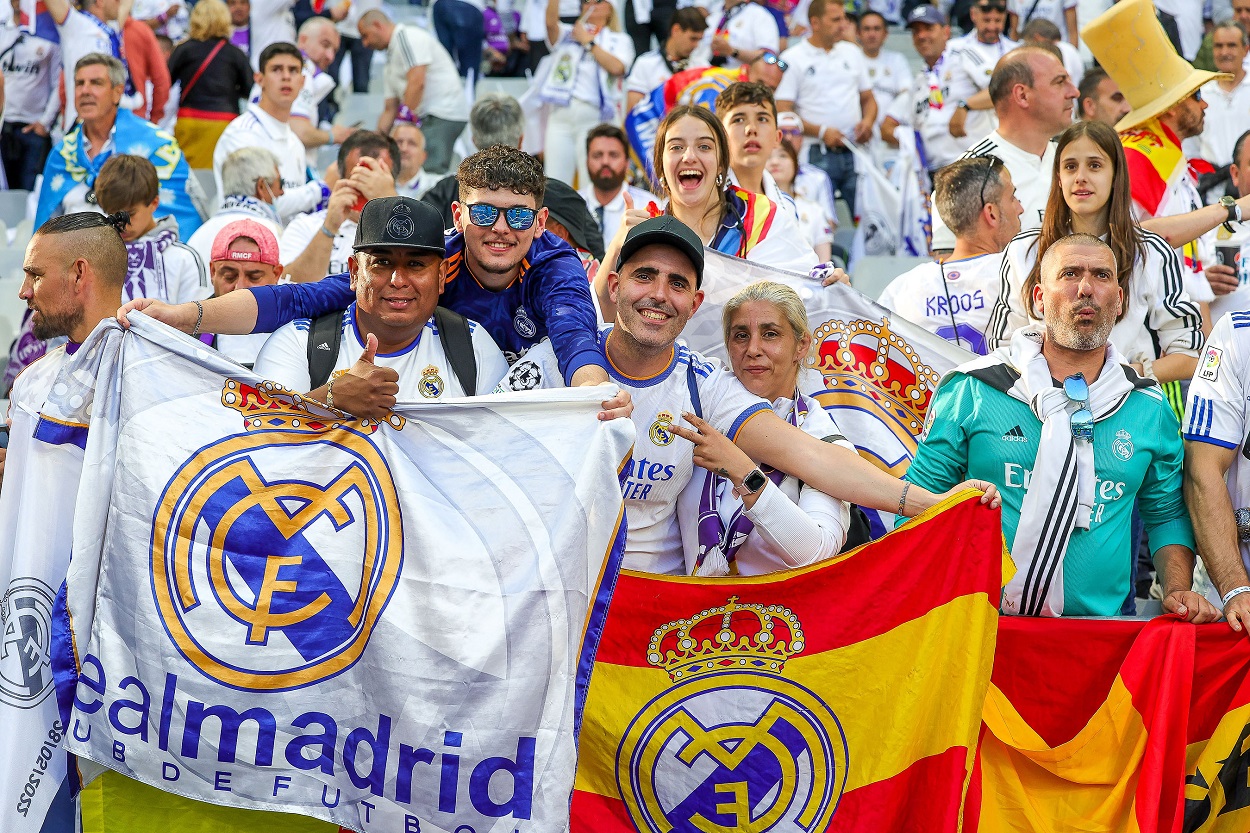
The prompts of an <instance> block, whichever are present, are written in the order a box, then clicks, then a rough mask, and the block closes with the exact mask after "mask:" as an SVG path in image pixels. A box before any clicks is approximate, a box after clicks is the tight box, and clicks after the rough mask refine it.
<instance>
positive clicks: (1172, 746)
mask: <svg viewBox="0 0 1250 833" xmlns="http://www.w3.org/2000/svg"><path fill="white" fill-rule="evenodd" d="M1248 672H1250V642H1248V641H1247V639H1246V637H1244V636H1241V635H1238V634H1235V633H1233V632H1232V631H1231V630H1229V628H1228V626H1227V625H1225V624H1223V623H1219V624H1212V625H1202V626H1194V625H1190V624H1187V623H1185V622H1181V621H1178V620H1177V619H1176V618H1174V617H1170V616H1165V617H1160V618H1157V619H1153V620H1150V621H1142V620H1135V621H1107V620H1101V621H1098V620H1042V619H1024V618H1016V617H1010V618H1004V619H1002V620H1001V622H1000V626H999V639H998V654H997V657H996V659H995V665H994V673H993V683H992V685H991V686H990V689H989V693H988V695H987V696H986V702H985V716H984V720H985V725H984V730H983V732H982V738H981V744H980V754H979V756H978V760H977V771H976V773H975V775H974V778H973V784H972V788H971V789H970V790H969V794H968V812H967V819H968V821H967V822H966V823H965V825H964V829H965V830H966V831H977V833H1006V831H1011V833H1017V832H1018V833H1024V832H1025V831H1028V833H1077V832H1078V831H1079V833H1164V831H1167V833H1246V831H1248V830H1250V782H1248V781H1247V774H1248V773H1250V676H1248Z"/></svg>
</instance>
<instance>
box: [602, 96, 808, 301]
mask: <svg viewBox="0 0 1250 833" xmlns="http://www.w3.org/2000/svg"><path fill="white" fill-rule="evenodd" d="M654 166H655V167H654V170H655V171H656V175H657V176H658V177H659V179H660V182H659V185H660V189H661V191H662V194H661V196H664V197H666V198H667V199H668V205H667V206H666V207H665V208H664V213H665V214H671V215H672V216H674V217H676V218H677V219H678V220H681V221H682V222H683V223H685V224H686V225H687V226H689V227H690V228H691V229H693V230H694V233H695V234H697V235H699V239H700V240H702V241H703V245H704V246H707V247H708V248H710V249H715V250H716V251H718V252H720V253H722V254H727V255H731V256H733V257H740V258H743V259H744V260H750V261H753V262H755V263H763V264H765V265H766V266H772V267H775V268H777V269H786V270H789V271H791V272H799V273H800V274H807V273H808V270H810V269H811V268H812V267H813V266H815V265H816V264H817V260H816V253H815V251H813V250H812V247H811V246H810V245H808V243H807V241H806V240H805V239H804V238H803V233H802V231H800V230H799V226H798V223H797V222H796V221H795V219H794V217H793V215H792V214H791V213H790V212H789V211H787V210H784V209H782V208H781V206H779V205H778V204H777V203H774V202H773V201H772V200H770V199H768V197H766V196H764V195H763V194H755V193H752V192H750V191H747V190H745V189H743V188H740V187H738V186H737V185H734V184H733V183H732V182H730V181H729V138H728V137H727V136H726V134H725V128H724V126H723V125H721V123H720V120H719V119H717V118H716V116H715V115H713V113H712V111H711V110H709V109H707V108H706V107H702V106H698V105H681V106H678V107H674V108H673V109H672V110H670V111H669V112H668V115H666V116H665V117H664V119H663V121H661V122H660V126H659V128H657V130H656V135H655V160H654ZM627 204H628V203H627ZM659 210H660V209H659V208H658V206H654V205H652V206H633V207H632V208H629V209H627V210H626V212H625V218H624V220H623V221H622V222H621V225H620V227H619V228H618V229H617V231H616V236H615V237H614V238H613V239H612V241H611V243H609V244H608V246H607V247H606V248H607V251H606V253H605V255H604V260H603V262H604V263H615V262H616V256H617V254H618V253H619V252H620V249H621V245H622V244H623V243H624V242H625V235H626V234H628V233H629V230H630V229H631V228H633V227H634V226H636V225H637V224H638V223H640V222H642V221H643V220H645V219H646V218H647V216H648V214H649V213H654V212H659ZM705 288H706V287H705ZM595 294H596V295H597V297H598V300H599V305H600V306H599V308H600V310H601V311H602V313H603V316H604V320H605V321H611V320H613V319H614V318H615V316H616V305H615V304H614V303H613V302H612V299H611V298H610V297H609V295H608V279H607V270H600V271H599V274H598V275H596V276H595Z"/></svg>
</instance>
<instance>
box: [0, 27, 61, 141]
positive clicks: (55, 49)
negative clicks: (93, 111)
mask: <svg viewBox="0 0 1250 833" xmlns="http://www.w3.org/2000/svg"><path fill="white" fill-rule="evenodd" d="M0 53H3V55H4V57H3V58H2V59H0V68H2V69H3V70H4V120H5V121H7V122H21V123H24V124H33V123H35V122H38V123H39V124H42V125H43V126H44V127H46V128H48V129H49V130H50V129H51V128H52V126H53V122H54V121H55V120H56V114H57V111H58V110H60V109H61V100H60V95H59V94H58V93H57V90H56V79H57V73H58V72H60V71H61V47H60V46H59V45H58V44H55V43H53V42H52V41H50V40H44V39H43V38H39V37H35V36H34V35H32V34H30V33H28V32H22V31H21V30H20V29H18V28H17V27H16V26H5V27H4V29H3V30H0ZM70 92H71V93H72V90H71V91H70Z"/></svg>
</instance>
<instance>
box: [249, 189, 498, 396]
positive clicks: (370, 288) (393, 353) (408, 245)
mask: <svg viewBox="0 0 1250 833" xmlns="http://www.w3.org/2000/svg"><path fill="white" fill-rule="evenodd" d="M352 251H353V252H354V254H353V255H352V256H351V257H350V258H349V259H348V269H349V270H350V275H351V288H352V290H353V291H354V292H355V295H356V300H355V301H354V302H352V303H351V305H349V306H348V308H347V309H346V311H344V312H342V313H332V314H331V315H330V317H329V318H328V319H326V318H323V319H317V320H315V321H312V322H310V321H308V320H307V319H301V320H298V321H294V322H292V323H290V324H286V325H285V326H283V327H281V328H280V329H278V330H277V331H275V332H274V334H273V335H272V336H270V337H269V340H268V341H266V342H265V346H264V347H262V348H261V351H260V355H259V356H257V357H256V366H255V370H256V372H257V373H259V374H260V375H262V376H264V377H265V378H267V379H272V380H274V381H276V382H279V383H281V384H283V385H286V386H287V387H288V388H290V389H292V390H297V391H301V392H303V391H308V392H309V393H308V395H309V396H310V397H312V398H313V399H317V400H319V401H322V402H325V403H326V404H327V405H330V406H331V407H334V395H335V390H334V388H335V384H336V382H338V381H339V380H340V379H342V380H344V382H345V383H347V384H353V385H357V386H367V387H368V389H369V392H368V395H369V396H370V397H371V399H370V402H371V404H372V407H371V408H366V409H363V410H364V411H365V412H360V409H358V410H357V411H355V412H356V413H357V415H358V416H366V417H370V418H373V419H380V418H383V417H384V416H385V413H386V411H387V410H389V409H390V408H391V407H393V406H394V404H395V400H396V399H403V400H409V401H421V400H426V399H441V398H450V397H455V396H465V395H468V396H472V395H475V394H479V393H489V392H490V391H491V390H492V389H494V387H495V384H496V383H497V382H498V381H499V379H500V378H501V377H502V376H503V374H504V372H505V371H507V369H508V363H507V362H506V361H505V360H504V357H503V353H501V352H500V351H499V347H498V346H496V344H495V342H494V340H493V339H492V338H491V337H490V334H489V333H487V332H486V330H485V329H484V328H483V327H481V326H479V325H478V324H477V323H475V322H473V321H468V320H466V319H464V318H461V317H460V316H458V315H456V314H455V313H449V311H447V310H441V309H440V310H437V312H436V307H437V305H438V299H439V295H440V294H441V293H442V291H443V283H444V281H445V280H446V277H447V260H446V251H445V249H444V243H443V233H442V230H441V228H440V227H439V222H438V212H437V211H435V210H434V209H433V208H431V207H430V206H428V205H426V204H425V203H423V202H421V201H419V200H415V199H412V198H411V197H385V198H383V199H376V200H370V201H369V203H368V204H367V205H366V206H365V208H364V211H362V212H361V216H360V225H359V226H358V227H357V229H356V241H355V244H354V245H353V246H352ZM323 322H326V323H323ZM457 328H459V331H460V333H461V334H462V337H461V338H460V339H459V340H457V339H456V337H455V335H454V334H455V333H456V330H457ZM466 331H467V337H465V336H463V334H464V333H465V332H466ZM457 350H460V351H463V353H462V355H456V354H455V351H457ZM469 351H471V352H472V354H473V361H472V362H471V363H470V368H471V369H470V370H468V371H467V372H466V371H465V370H464V369H463V368H464V366H465V363H466V359H467V353H468V352H469ZM320 352H324V353H326V354H327V358H328V356H329V355H333V356H334V357H335V358H334V361H333V362H328V361H325V360H322V359H321V358H320V355H319V353H320ZM357 357H359V358H357ZM353 365H356V366H355V367H353ZM361 365H369V366H372V367H361ZM319 367H323V368H324V370H321V371H320V372H318V370H319ZM349 369H350V370H352V374H351V375H350V376H347V375H345V374H347V372H348V370H349ZM319 375H327V376H328V378H327V379H325V380H324V381H323V380H322V379H320V378H317V377H318V376H319ZM466 375H467V376H468V377H469V379H472V380H473V381H469V380H467V379H466V378H465V377H466ZM470 385H472V387H471V388H470V387H469V386H470ZM340 393H342V391H340Z"/></svg>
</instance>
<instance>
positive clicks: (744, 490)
mask: <svg viewBox="0 0 1250 833" xmlns="http://www.w3.org/2000/svg"><path fill="white" fill-rule="evenodd" d="M767 482H768V478H767V477H765V476H764V472H762V471H760V470H759V469H751V471H750V472H748V473H747V476H746V477H744V478H742V485H741V486H735V487H734V494H735V495H737V496H738V497H745V496H746V495H753V494H755V493H756V492H758V491H759V490H760V489H762V488H764V484H765V483H767Z"/></svg>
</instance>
